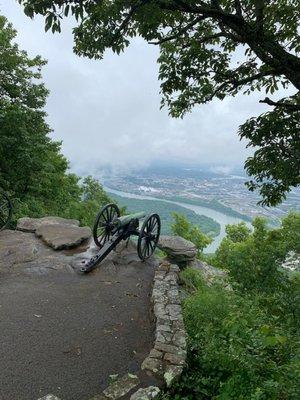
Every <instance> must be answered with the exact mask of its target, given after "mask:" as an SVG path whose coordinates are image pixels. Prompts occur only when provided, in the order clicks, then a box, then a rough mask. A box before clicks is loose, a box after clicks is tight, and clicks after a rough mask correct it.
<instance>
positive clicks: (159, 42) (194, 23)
mask: <svg viewBox="0 0 300 400" xmlns="http://www.w3.org/2000/svg"><path fill="white" fill-rule="evenodd" d="M205 18H207V17H204V16H200V17H197V18H195V19H194V20H193V21H191V22H190V23H189V24H187V25H186V26H185V27H184V28H181V29H179V30H178V32H177V33H174V34H173V35H170V36H166V37H164V38H162V39H161V40H158V41H157V42H148V43H149V44H155V45H158V44H161V43H164V42H169V41H170V40H174V39H178V37H179V36H181V35H182V34H183V33H186V32H187V31H188V30H189V29H190V28H192V27H193V26H194V25H196V24H197V23H198V22H200V21H203V20H204V19H205Z"/></svg>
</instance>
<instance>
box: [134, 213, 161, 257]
mask: <svg viewBox="0 0 300 400" xmlns="http://www.w3.org/2000/svg"><path fill="white" fill-rule="evenodd" d="M160 226H161V223H160V218H159V215H158V214H151V215H149V216H148V217H147V218H146V219H145V221H144V223H143V225H142V228H141V230H140V234H139V238H138V244H137V252H138V256H139V258H140V259H141V260H142V261H145V260H146V259H147V258H149V257H151V256H152V254H153V253H154V250H155V249H156V246H157V243H158V239H159V235H160Z"/></svg>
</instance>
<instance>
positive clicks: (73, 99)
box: [0, 0, 267, 173]
mask: <svg viewBox="0 0 300 400" xmlns="http://www.w3.org/2000/svg"><path fill="white" fill-rule="evenodd" d="M0 10H1V12H2V13H3V14H4V15H6V16H7V18H8V19H9V20H10V21H11V22H12V23H13V25H14V27H15V28H16V29H17V31H18V37H17V42H18V43H19V44H20V47H21V48H23V49H25V50H27V51H28V53H29V54H31V55H36V54H41V55H42V56H43V57H44V58H46V59H48V65H47V66H46V67H45V68H44V70H43V77H44V81H45V84H46V86H47V87H48V88H49V89H50V96H49V99H48V103H47V107H46V110H47V112H48V121H49V124H50V126H51V127H52V128H53V130H54V132H53V138H55V139H58V140H62V141H63V153H64V154H65V155H66V156H67V157H68V158H69V160H70V162H71V166H72V169H74V170H75V171H77V172H81V173H84V172H87V171H89V172H90V173H97V171H98V170H99V169H100V168H101V167H102V166H103V165H110V166H114V167H117V168H132V167H134V166H137V167H138V166H144V165H147V164H149V163H151V162H153V161H154V160H164V161H168V160H170V161H176V160H177V161H180V162H187V163H197V164H201V163H206V164H214V165H216V164H220V165H237V164H241V163H243V161H244V160H245V158H246V157H247V156H248V155H249V154H250V152H249V150H246V149H245V144H246V143H245V142H243V141H242V142H241V141H240V140H239V138H238V136H237V134H236V132H237V129H238V126H239V125H240V124H241V123H242V122H244V121H245V120H246V119H247V118H249V117H250V116H253V115H258V114H259V113H261V112H262V111H263V110H264V109H267V108H266V107H264V106H262V105H261V104H258V99H259V98H261V96H259V94H254V95H252V96H251V97H246V96H242V95H240V96H237V97H236V98H226V99H225V100H224V101H222V102H221V101H213V102H212V103H210V104H207V105H204V106H201V107H197V108H195V109H194V111H193V112H192V113H191V114H189V115H187V116H186V117H185V118H184V119H183V120H181V119H172V118H171V117H169V116H168V113H167V110H162V111H161V110H160V109H159V107H160V96H159V82H158V79H157V76H158V65H157V62H156V59H157V56H158V49H157V47H155V46H152V47H151V46H149V45H147V44H146V43H145V42H144V41H142V40H141V39H136V40H134V41H133V43H132V45H131V46H130V47H129V49H128V50H127V51H126V52H125V53H124V54H122V55H120V56H117V55H114V54H112V53H111V52H107V54H106V55H105V57H104V59H103V60H100V61H95V60H89V59H84V58H79V57H78V56H76V55H74V54H73V52H72V46H73V38H72V33H71V30H72V23H71V21H70V20H68V21H66V22H65V23H64V25H63V32H62V34H60V35H59V34H56V35H52V33H45V32H44V22H43V20H42V18H39V17H36V18H35V19H34V20H33V21H32V20H30V19H29V18H27V17H26V16H25V15H24V14H23V11H22V8H21V7H20V6H19V5H18V4H17V3H14V2H5V3H4V4H3V0H2V3H1V0H0Z"/></svg>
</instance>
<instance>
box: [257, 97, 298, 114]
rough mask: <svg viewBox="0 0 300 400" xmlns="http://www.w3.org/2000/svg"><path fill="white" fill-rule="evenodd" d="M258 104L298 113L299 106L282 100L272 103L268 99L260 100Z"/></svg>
mask: <svg viewBox="0 0 300 400" xmlns="http://www.w3.org/2000/svg"><path fill="white" fill-rule="evenodd" d="M259 102H260V103H266V104H268V105H269V106H275V107H284V108H287V109H288V110H291V111H300V104H292V103H288V102H286V101H282V100H279V101H273V100H271V99H270V98H269V97H266V98H265V99H264V100H260V101H259Z"/></svg>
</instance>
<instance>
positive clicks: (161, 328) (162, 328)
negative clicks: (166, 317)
mask: <svg viewBox="0 0 300 400" xmlns="http://www.w3.org/2000/svg"><path fill="white" fill-rule="evenodd" d="M156 330H157V331H159V332H171V330H172V329H171V327H170V325H165V324H164V325H159V324H157V326H156Z"/></svg>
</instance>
